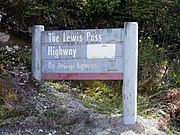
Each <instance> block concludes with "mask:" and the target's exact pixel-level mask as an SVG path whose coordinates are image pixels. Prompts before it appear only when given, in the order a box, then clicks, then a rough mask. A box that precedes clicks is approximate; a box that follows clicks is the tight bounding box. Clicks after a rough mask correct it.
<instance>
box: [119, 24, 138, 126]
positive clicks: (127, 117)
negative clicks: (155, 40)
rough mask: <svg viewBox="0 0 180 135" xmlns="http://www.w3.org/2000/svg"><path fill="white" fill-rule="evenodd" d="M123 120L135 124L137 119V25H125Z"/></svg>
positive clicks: (125, 122)
mask: <svg viewBox="0 0 180 135" xmlns="http://www.w3.org/2000/svg"><path fill="white" fill-rule="evenodd" d="M124 28H125V46H124V78H123V91H122V95H123V120H124V124H135V122H136V118H137V68H138V67H137V66H138V65H137V62H138V24H137V23H136V22H128V23H125V26H124Z"/></svg>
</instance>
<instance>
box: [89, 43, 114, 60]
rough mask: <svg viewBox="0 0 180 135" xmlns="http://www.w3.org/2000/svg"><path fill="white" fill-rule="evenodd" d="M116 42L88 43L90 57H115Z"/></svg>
mask: <svg viewBox="0 0 180 135" xmlns="http://www.w3.org/2000/svg"><path fill="white" fill-rule="evenodd" d="M115 54H116V44H88V45H87V58H88V59H103V58H104V59H105V58H115V56H116V55H115Z"/></svg>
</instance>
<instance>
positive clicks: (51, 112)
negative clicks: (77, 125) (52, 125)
mask: <svg viewBox="0 0 180 135" xmlns="http://www.w3.org/2000/svg"><path fill="white" fill-rule="evenodd" d="M66 113H67V110H65V109H63V108H61V109H56V110H55V109H47V110H46V111H45V112H44V113H43V115H44V116H46V117H48V118H57V117H59V118H60V117H62V116H63V115H65V114H66Z"/></svg>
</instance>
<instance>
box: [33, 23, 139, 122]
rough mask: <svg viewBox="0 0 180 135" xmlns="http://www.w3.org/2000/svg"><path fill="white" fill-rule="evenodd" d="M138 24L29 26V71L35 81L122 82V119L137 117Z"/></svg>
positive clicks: (125, 120)
mask: <svg viewBox="0 0 180 135" xmlns="http://www.w3.org/2000/svg"><path fill="white" fill-rule="evenodd" d="M137 56H138V24H137V23H136V22H128V23H125V25H124V28H116V29H115V28H113V29H84V30H52V31H44V26H42V25H35V26H33V36H32V71H33V75H34V77H35V78H36V79H37V80H41V79H54V80H122V79H123V92H122V94H123V120H124V123H125V124H134V123H135V122H136V117H137Z"/></svg>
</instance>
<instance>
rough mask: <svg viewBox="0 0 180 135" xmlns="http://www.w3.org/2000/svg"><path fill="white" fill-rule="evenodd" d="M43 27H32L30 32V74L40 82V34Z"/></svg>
mask: <svg viewBox="0 0 180 135" xmlns="http://www.w3.org/2000/svg"><path fill="white" fill-rule="evenodd" d="M42 31H44V26H43V25H34V26H33V32H32V72H33V75H34V77H35V78H36V79H37V80H41V32H42Z"/></svg>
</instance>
